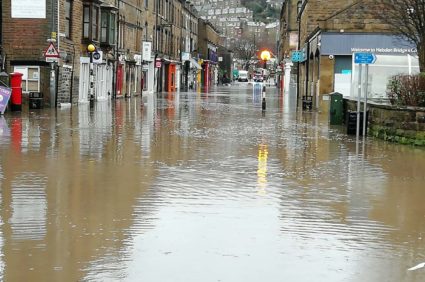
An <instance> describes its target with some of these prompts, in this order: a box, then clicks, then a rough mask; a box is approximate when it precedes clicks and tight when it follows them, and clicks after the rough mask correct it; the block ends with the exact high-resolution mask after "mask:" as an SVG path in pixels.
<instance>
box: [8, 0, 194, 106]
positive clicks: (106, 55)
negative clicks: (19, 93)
mask: <svg viewBox="0 0 425 282" xmlns="http://www.w3.org/2000/svg"><path fill="white" fill-rule="evenodd" d="M23 3H28V1H27V0H4V1H2V2H1V12H2V13H1V21H0V23H1V25H0V27H1V29H0V30H1V37H0V38H1V41H0V44H1V45H0V46H1V50H0V51H1V52H0V54H1V58H2V59H4V58H6V60H5V63H4V64H3V60H1V62H2V64H1V68H2V70H5V71H6V72H8V73H11V72H14V71H17V72H21V73H23V74H24V75H23V78H24V81H23V84H22V86H23V92H24V94H25V95H28V93H29V92H40V93H42V94H43V95H44V99H45V105H46V106H48V105H50V106H52V107H54V106H55V105H56V104H58V105H59V104H61V105H63V104H65V103H83V104H84V103H88V101H89V100H90V97H89V95H90V93H91V89H93V94H94V95H93V96H94V97H93V98H94V100H96V101H101V100H108V99H111V98H119V97H132V96H135V95H139V94H141V93H142V92H143V91H145V92H147V93H153V92H154V91H176V90H178V89H179V88H180V84H181V82H182V81H184V83H185V84H187V85H189V81H192V82H194V76H193V75H191V76H189V73H190V74H195V75H196V72H197V71H198V70H199V69H200V68H201V66H200V65H199V64H198V63H199V62H198V57H199V56H198V52H199V50H198V15H197V12H196V10H195V8H194V6H193V4H190V3H189V2H188V1H184V0H125V1H124V0H82V1H75V0H59V1H58V0H34V1H32V2H31V3H32V4H30V5H29V6H28V5H27V6H25V5H23ZM48 40H50V42H52V44H54V48H55V49H56V50H57V52H58V57H59V58H54V59H50V60H51V61H52V60H53V62H47V61H46V58H45V57H44V53H45V51H46V49H47V48H48V47H49V44H50V43H49V42H48ZM90 44H93V45H94V46H95V48H96V50H95V52H93V53H92V54H91V53H90V52H88V50H87V47H88V45H90ZM59 55H60V56H59ZM91 55H93V56H91ZM183 55H184V56H183ZM91 57H92V61H93V64H90V62H91ZM182 64H184V67H183V66H182ZM186 66H187V71H186ZM185 72H186V74H185V75H183V73H185ZM91 74H92V75H91ZM91 80H93V83H91ZM186 81H187V82H186Z"/></svg>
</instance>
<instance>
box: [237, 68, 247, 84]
mask: <svg viewBox="0 0 425 282" xmlns="http://www.w3.org/2000/svg"><path fill="white" fill-rule="evenodd" d="M238 81H239V82H242V81H245V82H248V71H245V70H240V71H239V76H238Z"/></svg>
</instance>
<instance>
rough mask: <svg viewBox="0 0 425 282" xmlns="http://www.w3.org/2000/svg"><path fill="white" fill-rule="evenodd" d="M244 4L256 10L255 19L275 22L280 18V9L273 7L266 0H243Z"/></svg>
mask: <svg viewBox="0 0 425 282" xmlns="http://www.w3.org/2000/svg"><path fill="white" fill-rule="evenodd" d="M241 2H242V5H244V6H245V7H247V8H248V9H250V10H252V11H253V12H254V20H256V21H260V22H265V23H269V22H273V21H275V20H276V19H279V15H280V10H279V9H277V8H273V7H271V6H270V5H269V4H267V2H266V0H241Z"/></svg>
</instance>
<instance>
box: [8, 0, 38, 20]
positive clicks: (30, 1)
mask: <svg viewBox="0 0 425 282" xmlns="http://www.w3.org/2000/svg"><path fill="white" fill-rule="evenodd" d="M12 18H21V19H45V18H46V0H12Z"/></svg>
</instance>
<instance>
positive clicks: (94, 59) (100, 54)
mask: <svg viewBox="0 0 425 282" xmlns="http://www.w3.org/2000/svg"><path fill="white" fill-rule="evenodd" d="M96 53H98V54H99V55H96V56H97V59H96V56H94V53H93V63H94V64H101V63H103V51H100V50H99V51H96Z"/></svg>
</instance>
